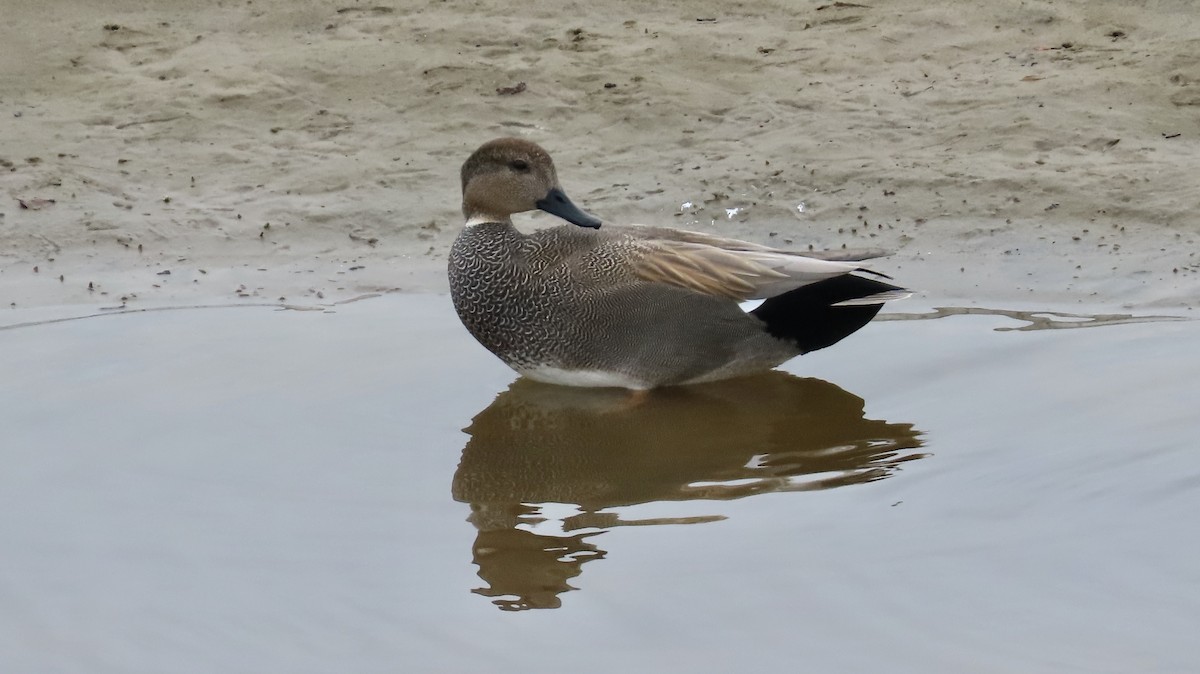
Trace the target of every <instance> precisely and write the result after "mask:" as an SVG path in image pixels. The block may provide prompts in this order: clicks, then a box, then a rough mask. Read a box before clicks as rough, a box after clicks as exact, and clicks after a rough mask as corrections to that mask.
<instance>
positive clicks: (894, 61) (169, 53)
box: [0, 0, 1200, 308]
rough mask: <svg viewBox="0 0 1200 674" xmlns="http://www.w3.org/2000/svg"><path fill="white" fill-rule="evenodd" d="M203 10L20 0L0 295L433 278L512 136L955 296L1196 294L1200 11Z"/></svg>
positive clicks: (298, 5)
mask: <svg viewBox="0 0 1200 674" xmlns="http://www.w3.org/2000/svg"><path fill="white" fill-rule="evenodd" d="M200 5H201V4H200V3H193V2H182V1H180V0H173V1H160V2H155V3H144V2H123V1H115V0H112V1H107V2H96V3H81V2H50V3H40V2H37V3H35V2H21V1H20V0H17V1H16V2H15V3H14V2H13V0H9V2H7V3H6V8H5V14H6V17H5V21H4V24H5V25H4V27H3V28H2V29H0V30H3V31H5V32H6V33H7V34H6V35H4V36H3V39H0V139H2V142H0V300H2V301H3V304H4V305H13V304H15V305H16V306H18V307H29V306H46V305H62V304H106V305H113V304H121V303H125V304H128V305H132V306H142V305H163V304H172V303H179V302H191V301H230V302H242V301H247V302H248V301H258V302H261V301H271V302H275V301H286V302H300V303H310V304H311V303H322V302H327V301H335V300H338V299H345V298H349V297H354V296H357V295H361V294H363V293H368V292H379V291H392V290H412V289H419V290H438V289H441V288H443V287H444V283H445V281H444V260H445V256H446V252H447V249H448V247H449V245H450V243H451V241H452V240H453V238H454V236H455V234H456V232H457V230H458V228H459V226H460V222H461V216H460V214H459V212H458V203H459V194H458V189H459V185H458V175H457V173H458V167H459V165H460V163H461V162H462V160H463V159H464V158H465V157H466V155H467V154H468V153H469V152H470V151H471V150H472V149H473V148H474V147H475V146H477V145H478V144H479V143H480V142H482V141H484V140H487V139H489V138H492V137H495V136H499V135H521V136H525V137H529V138H531V139H533V140H535V141H537V142H539V143H542V144H543V145H545V146H546V147H547V148H548V149H550V151H551V152H552V153H553V154H554V155H555V157H556V159H557V162H558V167H559V174H560V177H561V179H562V181H563V183H564V186H565V187H566V189H567V191H568V193H569V194H571V195H572V197H573V198H574V199H575V200H576V201H577V202H579V203H581V204H582V205H584V206H585V207H587V208H588V209H590V210H591V211H593V212H595V213H597V214H598V215H600V216H602V217H603V218H605V219H607V220H610V221H613V222H645V223H653V224H666V225H673V226H679V227H687V228H693V229H699V230H703V231H709V232H716V233H720V234H724V235H730V236H736V237H741V238H746V239H750V240H754V241H759V242H763V243H768V244H774V245H779V246H792V247H798V248H806V247H808V246H810V245H811V246H814V247H817V248H825V247H838V246H842V245H848V246H852V247H858V246H876V247H884V248H889V249H894V250H896V251H897V253H896V255H895V256H894V257H892V258H889V259H887V260H883V261H880V263H879V264H878V265H876V266H877V268H879V269H881V270H883V271H886V272H888V273H891V274H893V275H894V276H895V277H896V278H897V279H898V280H899V281H901V282H903V283H905V284H908V285H911V286H912V287H915V288H918V289H920V290H923V291H925V292H927V293H929V294H930V295H931V296H935V297H940V298H946V299H948V300H952V301H954V302H956V303H960V304H966V305H969V304H974V303H981V302H982V303H991V304H997V303H1000V304H1003V303H1005V302H1012V301H1015V300H1021V301H1024V300H1027V299H1032V300H1035V301H1045V302H1048V303H1056V304H1061V303H1084V304H1108V305H1123V306H1132V307H1140V308H1149V307H1188V308H1191V307H1192V306H1194V305H1195V304H1197V302H1198V300H1200V257H1198V256H1197V253H1196V251H1197V248H1198V246H1197V239H1200V219H1198V218H1197V216H1196V209H1197V206H1200V183H1197V179H1196V176H1197V175H1200V143H1198V141H1200V38H1197V37H1196V36H1197V35H1200V9H1196V8H1195V6H1194V5H1193V4H1192V3H1190V2H1185V1H1179V2H1145V3H1138V4H1137V5H1134V4H1131V3H1125V2H1085V1H1083V0H1074V1H1066V2H1038V1H1030V2H1001V3H993V2H982V1H974V0H972V1H964V2H941V3H928V2H925V1H918V0H900V1H896V2H886V3H884V2H865V3H862V4H861V5H860V4H856V3H830V2H825V1H821V2H806V3H794V2H782V1H780V2H770V1H758V2H741V3H729V2H680V3H659V4H658V6H657V7H655V8H652V9H647V8H645V7H644V6H643V4H642V3H633V2H599V3H597V2H588V3H584V2H576V3H568V4H566V5H555V6H554V7H546V8H530V6H529V5H528V3H509V2H497V1H494V0H484V1H480V2H465V1H452V2H443V3H438V4H436V5H432V6H422V7H420V8H414V7H413V5H415V3H392V4H386V3H378V4H370V3H356V2H353V0H337V1H327V2H326V1H322V2H318V1H311V0H310V1H300V2H296V1H293V0H253V1H252V2H225V3H219V2H218V3H203V6H200ZM519 83H524V88H523V90H521V91H519V93H501V92H505V91H506V89H505V88H509V89H508V91H511V90H512V89H520V88H521V87H519V86H518V84H519ZM22 202H23V203H22ZM26 206H28V207H26ZM522 222H523V223H525V225H527V226H530V227H536V226H542V225H546V224H551V222H552V219H551V218H549V217H533V218H529V219H524V220H522ZM280 298H285V299H284V300H280Z"/></svg>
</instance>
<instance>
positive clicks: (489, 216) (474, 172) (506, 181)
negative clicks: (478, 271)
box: [462, 138, 600, 229]
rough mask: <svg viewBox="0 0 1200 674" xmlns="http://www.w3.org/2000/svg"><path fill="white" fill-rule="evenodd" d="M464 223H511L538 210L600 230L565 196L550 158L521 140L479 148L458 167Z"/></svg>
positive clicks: (503, 140) (597, 223)
mask: <svg viewBox="0 0 1200 674" xmlns="http://www.w3.org/2000/svg"><path fill="white" fill-rule="evenodd" d="M462 190H463V215H464V216H466V218H467V222H468V223H472V222H510V221H511V216H512V214H513V213H524V212H525V211H532V210H534V209H540V210H543V211H546V212H547V213H552V214H554V215H557V216H558V217H560V218H562V219H563V220H566V221H567V222H570V223H571V224H575V225H579V226H580V227H591V228H593V229H595V228H598V227H600V220H599V219H598V218H596V217H595V216H592V215H589V214H587V213H585V212H584V211H583V210H582V209H580V208H579V207H578V206H576V205H575V204H573V203H571V200H570V199H568V198H567V195H566V194H565V193H564V192H563V190H562V187H560V186H559V184H558V175H557V174H556V173H555V171H554V162H553V161H551V160H550V155H549V154H548V153H547V152H546V151H545V150H543V149H542V148H541V147H539V146H538V145H537V144H536V143H531V142H530V141H527V140H524V139H522V138H497V139H496V140H492V141H488V142H486V143H484V144H483V145H481V146H479V149H478V150H475V152H474V153H472V154H471V156H470V157H469V158H468V159H467V161H466V162H464V163H463V166H462Z"/></svg>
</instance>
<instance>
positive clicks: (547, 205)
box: [536, 187, 600, 229]
mask: <svg viewBox="0 0 1200 674" xmlns="http://www.w3.org/2000/svg"><path fill="white" fill-rule="evenodd" d="M536 206H537V207H538V208H540V209H541V210H543V211H546V212H547V213H550V214H551V215H557V216H558V217H560V218H562V219H563V220H566V221H567V222H569V223H571V224H572V225H579V226H580V227H591V228H592V229H600V218H597V217H596V216H594V215H588V214H587V213H584V212H583V209H581V208H579V207H578V206H576V205H575V204H573V203H571V200H570V199H568V198H567V195H566V194H564V193H563V191H562V190H561V189H559V188H557V187H555V188H554V189H552V190H550V192H549V193H547V194H546V196H545V197H542V198H541V199H538V201H537V204H536Z"/></svg>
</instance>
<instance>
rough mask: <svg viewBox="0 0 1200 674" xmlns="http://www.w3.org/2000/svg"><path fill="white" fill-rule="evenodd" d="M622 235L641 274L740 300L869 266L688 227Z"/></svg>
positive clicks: (623, 232) (639, 230)
mask: <svg viewBox="0 0 1200 674" xmlns="http://www.w3.org/2000/svg"><path fill="white" fill-rule="evenodd" d="M612 229H616V228H612ZM614 233H615V232H614ZM618 240H620V241H621V242H622V244H623V245H626V246H629V249H628V250H629V252H628V254H627V255H626V256H625V257H626V260H627V261H628V263H629V265H630V268H631V269H632V271H633V273H634V274H635V275H636V276H637V277H638V278H639V279H641V280H643V281H648V282H651V283H665V284H668V285H673V286H678V287H681V288H685V289H687V290H692V291H694V292H699V293H703V294H705V295H713V296H716V297H728V298H730V299H734V300H739V301H740V300H751V299H765V298H768V297H774V296H776V295H780V294H783V293H785V292H787V291H789V290H793V289H795V288H799V287H800V286H804V285H808V284H810V283H816V282H817V281H821V280H824V279H827V278H832V277H835V276H841V275H843V274H849V273H850V272H853V271H866V270H863V269H862V268H861V267H860V266H858V265H856V264H853V263H851V262H847V261H836V260H822V259H817V258H813V257H809V256H805V255H800V254H796V253H791V252H788V251H782V250H776V249H773V248H768V247H767V246H760V245H758V244H754V243H749V242H746V241H737V240H734V239H724V238H721V237H715V236H710V235H707V234H701V233H699V232H689V231H686V230H673V229H665V228H656V227H623V228H621V231H620V235H619V236H618Z"/></svg>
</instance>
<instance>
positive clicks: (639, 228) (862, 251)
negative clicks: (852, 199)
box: [605, 225, 892, 262]
mask: <svg viewBox="0 0 1200 674" xmlns="http://www.w3.org/2000/svg"><path fill="white" fill-rule="evenodd" d="M605 226H606V227H611V228H612V229H620V230H621V231H622V233H625V234H627V235H628V236H634V237H638V238H645V239H658V240H661V241H682V242H685V243H697V244H703V245H706V246H715V247H717V248H723V249H725V250H740V251H758V252H767V253H782V254H784V255H795V256H799V257H809V258H813V259H814V260H835V261H839V262H860V261H862V260H872V259H875V258H879V257H887V256H889V255H891V254H892V252H891V251H889V250H884V249H882V248H842V249H839V250H807V251H791V250H783V249H780V248H772V247H770V246H764V245H761V244H757V243H751V242H749V241H741V240H739V239H727V238H725V237H721V236H713V235H712V234H705V233H703V232H693V231H691V230H687V229H671V228H669V227H652V226H649V225H627V226H624V227H613V226H611V225H605Z"/></svg>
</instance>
